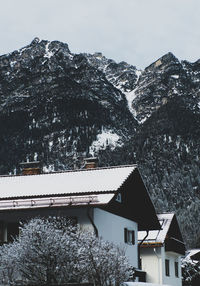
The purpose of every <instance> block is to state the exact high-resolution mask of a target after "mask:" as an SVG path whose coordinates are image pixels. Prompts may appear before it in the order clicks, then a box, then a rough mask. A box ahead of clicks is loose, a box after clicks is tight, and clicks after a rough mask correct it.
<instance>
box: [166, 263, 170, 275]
mask: <svg viewBox="0 0 200 286" xmlns="http://www.w3.org/2000/svg"><path fill="white" fill-rule="evenodd" d="M165 275H166V276H169V275H170V269H169V259H165Z"/></svg>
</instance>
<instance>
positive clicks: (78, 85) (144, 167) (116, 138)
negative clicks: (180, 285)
mask: <svg viewBox="0 0 200 286" xmlns="http://www.w3.org/2000/svg"><path fill="white" fill-rule="evenodd" d="M199 126H200V61H197V62H195V63H189V62H187V61H183V62H180V61H179V60H178V59H177V58H176V57H175V56H174V55H173V54H171V53H168V54H166V55H164V56H163V57H161V58H160V59H158V60H157V61H156V62H155V63H153V64H151V65H150V66H149V67H147V68H146V69H145V70H144V71H141V70H137V69H136V67H135V66H132V65H130V64H128V63H125V62H121V63H116V62H115V61H114V60H112V59H107V58H106V57H104V56H103V55H102V54H101V53H95V54H94V55H91V54H86V53H82V54H73V53H72V52H71V51H70V50H69V48H68V45H67V44H64V43H61V42H58V41H53V42H49V41H44V40H42V41H40V40H39V39H38V38H36V39H34V40H33V41H32V43H31V44H30V45H28V46H26V47H24V48H22V49H20V50H18V51H14V52H13V53H10V54H7V55H3V56H1V57H0V158H1V160H0V173H1V174H2V175H3V174H13V173H17V174H19V172H20V167H19V166H20V165H19V164H20V162H21V161H24V160H40V161H42V163H43V169H44V171H53V170H64V169H71V168H73V166H74V163H75V162H76V166H78V167H82V166H83V158H84V157H86V156H94V155H95V156H96V155H97V156H98V157H99V163H100V166H107V165H118V164H129V163H137V164H138V166H139V169H140V172H141V175H142V176H143V179H144V181H145V184H146V186H147V188H148V190H149V192H150V194H151V197H152V199H153V201H154V204H155V206H156V208H157V211H158V212H164V211H176V212H177V214H178V218H179V222H180V225H181V228H182V230H183V232H184V237H185V239H186V241H187V246H190V247H191V246H193V247H194V246H196V245H197V244H198V241H200V240H199V237H200V230H199V225H200V217H199V212H200V163H199V156H200V144H199V141H200V140H199V139H200V128H199Z"/></svg>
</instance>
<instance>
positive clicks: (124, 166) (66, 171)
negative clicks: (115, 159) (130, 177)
mask: <svg viewBox="0 0 200 286" xmlns="http://www.w3.org/2000/svg"><path fill="white" fill-rule="evenodd" d="M128 167H137V164H130V165H117V166H106V167H98V168H90V169H76V170H64V171H55V172H48V173H41V174H34V175H21V174H20V175H0V178H8V177H9V178H13V177H14V178H16V177H28V176H41V175H54V174H62V173H72V172H82V171H84V172H86V171H88V172H90V171H95V170H96V171H100V170H105V169H117V168H128Z"/></svg>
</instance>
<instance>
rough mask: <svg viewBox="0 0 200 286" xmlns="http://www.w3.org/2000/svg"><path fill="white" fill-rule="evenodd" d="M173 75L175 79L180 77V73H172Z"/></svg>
mask: <svg viewBox="0 0 200 286" xmlns="http://www.w3.org/2000/svg"><path fill="white" fill-rule="evenodd" d="M171 77H172V78H174V79H178V78H179V75H178V74H173V75H171Z"/></svg>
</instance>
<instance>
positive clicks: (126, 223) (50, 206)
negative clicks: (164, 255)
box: [0, 165, 160, 268]
mask: <svg viewBox="0 0 200 286" xmlns="http://www.w3.org/2000/svg"><path fill="white" fill-rule="evenodd" d="M30 169H31V168H29V170H28V172H26V171H25V172H24V174H29V173H31V172H29V171H30ZM34 170H36V168H34ZM33 173H34V172H33ZM35 173H37V170H36V172H35ZM0 186H1V192H0V240H1V241H2V242H4V241H9V240H11V239H12V237H13V236H14V235H17V234H18V227H19V221H23V220H27V219H29V218H31V217H34V216H49V215H54V216H65V217H70V218H74V220H76V222H77V223H79V224H80V226H81V227H82V228H83V229H89V230H91V231H94V232H95V233H96V235H97V236H102V237H103V238H104V239H105V240H108V241H112V242H115V243H120V244H122V245H124V246H126V255H127V256H128V258H129V260H130V262H131V264H132V265H133V266H134V267H136V268H138V239H137V237H138V236H137V233H138V229H139V230H141V231H148V230H155V229H159V228H160V224H159V222H158V219H157V216H156V213H155V209H154V206H153V204H152V202H151V200H150V197H149V195H148V192H147V190H146V188H145V186H144V184H143V181H142V179H141V176H140V173H139V171H138V169H137V166H136V165H130V166H119V167H108V168H96V169H94V168H93V169H83V170H75V171H66V172H54V173H48V174H36V175H21V176H1V177H0Z"/></svg>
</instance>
